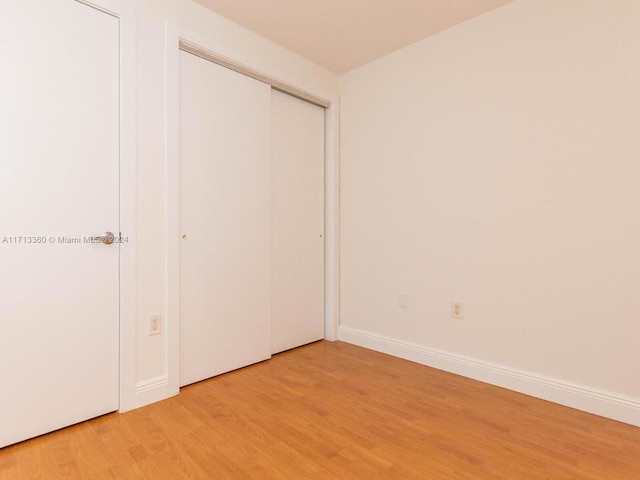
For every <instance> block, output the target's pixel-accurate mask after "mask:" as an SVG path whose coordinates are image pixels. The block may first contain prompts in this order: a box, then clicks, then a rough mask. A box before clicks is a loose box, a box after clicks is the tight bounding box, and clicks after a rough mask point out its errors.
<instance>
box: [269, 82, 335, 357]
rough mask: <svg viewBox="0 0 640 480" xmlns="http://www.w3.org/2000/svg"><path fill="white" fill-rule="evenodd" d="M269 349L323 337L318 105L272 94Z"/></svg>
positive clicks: (321, 152) (320, 123) (320, 116)
mask: <svg viewBox="0 0 640 480" xmlns="http://www.w3.org/2000/svg"><path fill="white" fill-rule="evenodd" d="M271 119H272V124H271V128H272V143H273V146H272V152H273V156H272V162H273V167H272V188H273V196H272V199H273V207H272V208H273V210H272V211H273V223H272V232H273V233H272V235H273V236H272V239H273V240H272V241H273V246H272V252H273V256H272V261H273V275H272V282H273V283H272V353H277V352H281V351H283V350H288V349H290V348H294V347H298V346H300V345H304V344H306V343H310V342H313V341H316V340H320V339H322V338H323V337H324V238H323V237H324V108H322V107H318V106H316V105H313V104H311V103H308V102H305V101H304V100H300V99H298V98H295V97H292V96H291V95H287V94H284V93H281V92H279V91H276V90H273V92H272V114H271Z"/></svg>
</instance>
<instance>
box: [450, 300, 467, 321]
mask: <svg viewBox="0 0 640 480" xmlns="http://www.w3.org/2000/svg"><path fill="white" fill-rule="evenodd" d="M451 318H458V319H460V320H464V303H462V302H451Z"/></svg>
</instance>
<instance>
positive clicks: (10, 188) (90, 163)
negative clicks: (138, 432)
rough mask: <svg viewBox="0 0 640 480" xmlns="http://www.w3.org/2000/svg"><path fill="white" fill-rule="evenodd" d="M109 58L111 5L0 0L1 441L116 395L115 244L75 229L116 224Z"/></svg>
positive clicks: (85, 413) (114, 30)
mask: <svg viewBox="0 0 640 480" xmlns="http://www.w3.org/2000/svg"><path fill="white" fill-rule="evenodd" d="M118 57H119V53H118V19H116V18H114V17H112V16H110V15H107V14H105V13H103V12H100V11H98V10H96V9H94V8H91V7H88V6H86V5H84V4H81V3H78V2H75V1H73V0H2V2H0V59H1V62H2V63H1V65H0V69H1V72H2V73H1V74H0V272H1V273H0V447H2V446H4V445H8V444H11V443H14V442H18V441H21V440H24V439H26V438H29V437H33V436H36V435H39V434H42V433H45V432H49V431H52V430H55V429H58V428H61V427H64V426H67V425H70V424H73V423H77V422H80V421H83V420H86V419H88V418H91V417H95V416H98V415H101V414H104V413H107V412H111V411H114V410H116V409H117V408H118V342H119V341H118V325H119V319H118V308H119V307H118V304H119V292H118V258H119V246H118V244H117V242H116V243H114V244H111V245H105V244H102V243H92V242H91V241H89V242H85V237H91V236H97V235H99V234H101V233H102V232H105V231H107V230H108V231H112V232H114V233H117V232H118V227H119V218H118V215H119V214H118V210H119V203H118V171H119V140H118V129H119V127H118V117H119V106H118V97H119V93H118V88H119V79H118V71H119V67H118V65H119V58H118ZM86 240H89V239H88V238H87V239H86ZM122 248H125V247H124V246H123V247H122Z"/></svg>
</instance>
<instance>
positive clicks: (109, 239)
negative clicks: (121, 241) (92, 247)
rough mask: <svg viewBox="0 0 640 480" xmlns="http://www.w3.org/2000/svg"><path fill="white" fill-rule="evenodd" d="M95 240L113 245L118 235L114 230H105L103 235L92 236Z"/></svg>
mask: <svg viewBox="0 0 640 480" xmlns="http://www.w3.org/2000/svg"><path fill="white" fill-rule="evenodd" d="M91 239H92V240H93V241H94V242H96V243H97V242H100V243H104V244H105V245H111V244H112V243H113V242H114V241H115V239H116V237H115V235H114V234H113V233H112V232H104V233H103V234H102V235H100V236H98V237H91Z"/></svg>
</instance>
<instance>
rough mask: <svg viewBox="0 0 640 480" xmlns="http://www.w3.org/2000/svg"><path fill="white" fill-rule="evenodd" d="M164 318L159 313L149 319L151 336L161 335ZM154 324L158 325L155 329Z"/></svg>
mask: <svg viewBox="0 0 640 480" xmlns="http://www.w3.org/2000/svg"><path fill="white" fill-rule="evenodd" d="M161 321H162V316H161V315H160V314H159V313H156V314H153V315H151V316H150V317H149V335H160V333H161V332H162V323H161ZM154 324H156V325H157V327H156V328H154Z"/></svg>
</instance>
